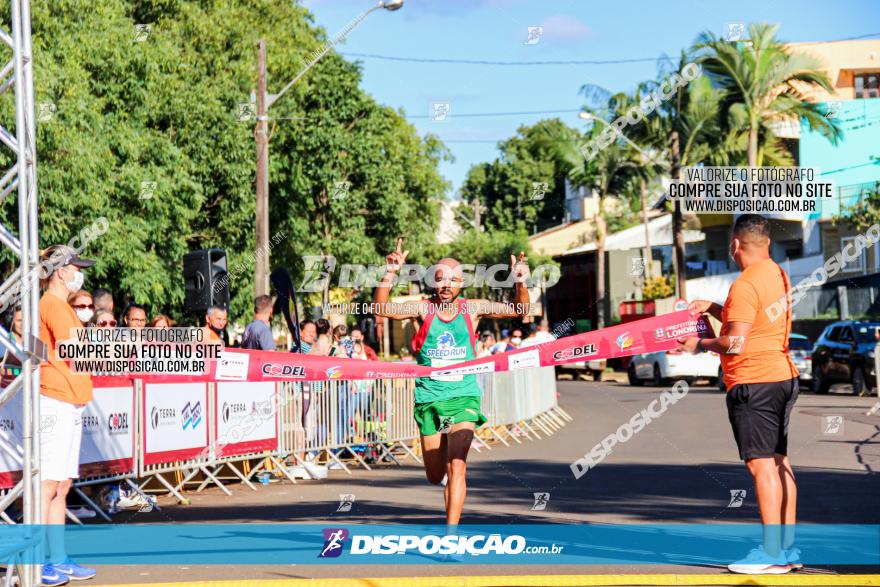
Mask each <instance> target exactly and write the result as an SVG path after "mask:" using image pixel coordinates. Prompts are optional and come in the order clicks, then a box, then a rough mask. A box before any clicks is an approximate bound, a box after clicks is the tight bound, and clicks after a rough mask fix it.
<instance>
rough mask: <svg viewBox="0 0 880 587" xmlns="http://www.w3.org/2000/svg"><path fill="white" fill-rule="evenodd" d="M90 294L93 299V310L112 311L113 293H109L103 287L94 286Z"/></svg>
mask: <svg viewBox="0 0 880 587" xmlns="http://www.w3.org/2000/svg"><path fill="white" fill-rule="evenodd" d="M92 296H93V297H94V301H95V312H97V311H98V310H103V311H105V312H110V313H111V314H112V313H113V307H114V306H113V294H112V293H110V290H109V289H104V288H103V287H99V288H96V289H95V291H93V292H92Z"/></svg>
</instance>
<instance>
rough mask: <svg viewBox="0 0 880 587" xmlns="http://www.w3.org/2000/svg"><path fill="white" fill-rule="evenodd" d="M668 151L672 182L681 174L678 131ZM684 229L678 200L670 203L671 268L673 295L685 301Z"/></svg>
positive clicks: (673, 134)
mask: <svg viewBox="0 0 880 587" xmlns="http://www.w3.org/2000/svg"><path fill="white" fill-rule="evenodd" d="M669 150H670V152H671V153H672V164H671V165H670V169H669V175H670V177H671V178H672V180H673V181H675V180H676V179H678V176H679V174H680V173H681V168H680V165H681V159H680V157H681V155H680V151H679V144H678V131H675V130H674V131H672V133H671V134H670V136H669ZM684 247H685V241H684V227H683V226H682V216H681V203H680V202H679V200H678V199H675V200H673V202H672V266H673V267H674V268H675V295H676V297H679V298H682V299H685V300H686V299H687V264H686V263H685V260H684Z"/></svg>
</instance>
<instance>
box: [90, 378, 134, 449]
mask: <svg viewBox="0 0 880 587" xmlns="http://www.w3.org/2000/svg"><path fill="white" fill-rule="evenodd" d="M93 393H94V397H93V399H92V401H91V402H90V403H88V404H87V405H86V407H85V409H84V410H83V415H82V417H83V435H82V445H81V447H80V451H79V464H80V465H86V464H89V463H100V462H107V461H117V460H119V459H131V458H132V457H133V456H134V387H132V386H125V387H122V386H120V387H95V388H94V391H93Z"/></svg>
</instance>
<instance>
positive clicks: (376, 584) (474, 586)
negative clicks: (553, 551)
mask: <svg viewBox="0 0 880 587" xmlns="http://www.w3.org/2000/svg"><path fill="white" fill-rule="evenodd" d="M170 585H177V586H180V587H304V586H306V585H308V586H309V587H502V586H505V585H513V586H516V587H594V586H595V587H599V586H603V585H607V586H618V585H620V586H624V585H631V586H648V585H657V586H666V585H844V586H847V587H861V586H863V585H866V586H870V585H878V586H880V575H824V574H815V575H813V574H804V573H797V574H792V573H788V574H785V575H733V574H729V575H709V574H706V575H699V574H696V575H668V574H667V575H638V574H634V575H483V576H479V575H478V576H461V577H449V576H437V577H382V578H375V579H351V578H328V579H270V580H265V579H242V580H239V581H234V580H233V581H187V582H174V583H125V584H117V585H112V586H109V587H135V586H136V587H168V586H170Z"/></svg>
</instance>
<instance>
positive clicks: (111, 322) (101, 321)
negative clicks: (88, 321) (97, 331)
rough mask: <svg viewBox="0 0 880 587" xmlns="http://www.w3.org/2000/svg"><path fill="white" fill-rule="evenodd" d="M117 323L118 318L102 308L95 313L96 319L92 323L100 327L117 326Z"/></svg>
mask: <svg viewBox="0 0 880 587" xmlns="http://www.w3.org/2000/svg"><path fill="white" fill-rule="evenodd" d="M116 324H117V323H116V318H114V317H113V313H112V312H108V311H106V310H100V311H99V312H98V313H97V314H95V320H94V322H93V324H92V325H93V326H97V327H98V328H115V327H116Z"/></svg>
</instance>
